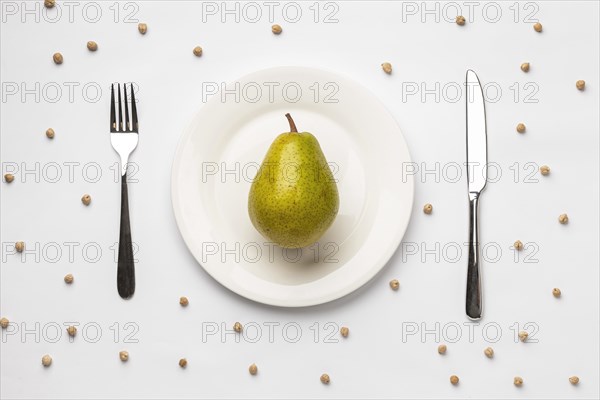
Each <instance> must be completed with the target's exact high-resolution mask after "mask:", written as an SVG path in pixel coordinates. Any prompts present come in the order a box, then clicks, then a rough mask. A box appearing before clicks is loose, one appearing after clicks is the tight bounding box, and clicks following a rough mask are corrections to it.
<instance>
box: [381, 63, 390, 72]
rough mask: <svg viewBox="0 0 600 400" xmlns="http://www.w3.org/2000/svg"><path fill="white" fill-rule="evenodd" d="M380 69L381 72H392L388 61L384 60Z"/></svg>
mask: <svg viewBox="0 0 600 400" xmlns="http://www.w3.org/2000/svg"><path fill="white" fill-rule="evenodd" d="M381 69H383V72H385V73H386V74H388V75H389V74H391V73H392V64H390V63H389V62H384V63H383V64H381Z"/></svg>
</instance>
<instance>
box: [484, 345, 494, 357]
mask: <svg viewBox="0 0 600 400" xmlns="http://www.w3.org/2000/svg"><path fill="white" fill-rule="evenodd" d="M483 354H485V356H486V357H487V358H493V357H494V349H492V348H491V347H486V348H485V350H483Z"/></svg>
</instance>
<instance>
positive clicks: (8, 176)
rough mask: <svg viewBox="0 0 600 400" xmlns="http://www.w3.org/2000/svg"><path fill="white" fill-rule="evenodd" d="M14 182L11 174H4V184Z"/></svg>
mask: <svg viewBox="0 0 600 400" xmlns="http://www.w3.org/2000/svg"><path fill="white" fill-rule="evenodd" d="M14 180H15V176H14V175H13V174H4V181H5V182H6V183H11V182H12V181H14Z"/></svg>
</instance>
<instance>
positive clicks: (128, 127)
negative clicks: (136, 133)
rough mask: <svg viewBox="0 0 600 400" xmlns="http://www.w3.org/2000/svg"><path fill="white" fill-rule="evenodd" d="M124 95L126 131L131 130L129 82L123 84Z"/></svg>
mask: <svg viewBox="0 0 600 400" xmlns="http://www.w3.org/2000/svg"><path fill="white" fill-rule="evenodd" d="M123 96H124V97H125V131H126V132H131V125H130V124H129V107H128V106H127V84H125V83H124V84H123Z"/></svg>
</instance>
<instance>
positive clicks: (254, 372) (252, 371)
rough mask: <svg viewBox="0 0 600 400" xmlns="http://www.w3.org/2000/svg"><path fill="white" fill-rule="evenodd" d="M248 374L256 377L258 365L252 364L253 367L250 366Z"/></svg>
mask: <svg viewBox="0 0 600 400" xmlns="http://www.w3.org/2000/svg"><path fill="white" fill-rule="evenodd" d="M248 372H250V375H256V374H257V373H258V367H257V366H256V364H252V365H251V366H249V367H248Z"/></svg>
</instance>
